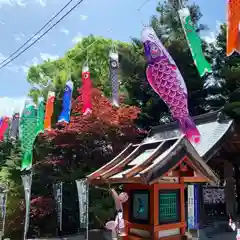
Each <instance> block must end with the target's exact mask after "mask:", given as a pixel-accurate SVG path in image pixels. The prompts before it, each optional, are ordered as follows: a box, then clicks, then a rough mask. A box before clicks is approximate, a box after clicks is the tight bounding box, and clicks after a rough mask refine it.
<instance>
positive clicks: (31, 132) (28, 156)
mask: <svg viewBox="0 0 240 240" xmlns="http://www.w3.org/2000/svg"><path fill="white" fill-rule="evenodd" d="M36 126H37V109H36V106H35V104H34V103H33V102H32V101H30V100H29V101H27V102H26V104H25V107H24V109H23V112H22V116H21V119H20V131H21V148H22V170H30V169H31V167H32V157H33V151H32V150H33V144H34V141H35V138H36Z"/></svg>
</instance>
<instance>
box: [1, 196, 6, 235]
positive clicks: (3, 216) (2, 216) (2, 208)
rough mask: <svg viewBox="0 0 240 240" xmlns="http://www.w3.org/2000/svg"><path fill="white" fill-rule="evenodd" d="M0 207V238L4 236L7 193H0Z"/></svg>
mask: <svg viewBox="0 0 240 240" xmlns="http://www.w3.org/2000/svg"><path fill="white" fill-rule="evenodd" d="M0 207H1V227H2V229H1V233H0V234H1V236H4V229H5V219H6V207H7V191H5V192H1V193H0Z"/></svg>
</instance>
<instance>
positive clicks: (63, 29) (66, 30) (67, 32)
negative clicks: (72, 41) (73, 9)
mask: <svg viewBox="0 0 240 240" xmlns="http://www.w3.org/2000/svg"><path fill="white" fill-rule="evenodd" d="M60 32H61V33H63V34H65V35H69V33H70V32H69V30H68V29H66V28H61V29H60Z"/></svg>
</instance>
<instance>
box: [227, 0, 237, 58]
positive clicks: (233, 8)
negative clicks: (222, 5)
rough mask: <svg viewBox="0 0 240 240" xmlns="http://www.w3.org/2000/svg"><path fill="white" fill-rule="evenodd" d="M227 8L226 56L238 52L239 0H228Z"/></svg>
mask: <svg viewBox="0 0 240 240" xmlns="http://www.w3.org/2000/svg"><path fill="white" fill-rule="evenodd" d="M227 8H228V10H227V15H228V17H227V56H230V55H232V54H233V53H234V52H238V53H240V28H239V25H240V10H239V9H240V1H239V0H228V6H227Z"/></svg>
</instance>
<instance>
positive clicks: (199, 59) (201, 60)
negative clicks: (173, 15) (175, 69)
mask: <svg viewBox="0 0 240 240" xmlns="http://www.w3.org/2000/svg"><path fill="white" fill-rule="evenodd" d="M178 13H179V16H180V20H181V23H182V26H183V29H184V33H185V36H186V39H187V42H188V46H189V48H190V50H191V53H192V57H193V60H194V63H195V65H196V67H197V69H198V72H199V74H200V76H201V77H202V76H204V74H205V73H207V72H209V73H211V72H212V68H211V65H210V64H209V62H208V61H207V60H206V58H205V56H204V54H203V50H202V42H201V39H200V37H199V35H198V33H197V32H196V30H195V27H194V25H193V22H192V20H191V16H190V11H189V9H188V8H182V9H180V10H179V11H178Z"/></svg>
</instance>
